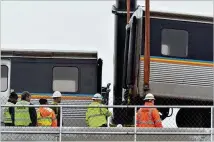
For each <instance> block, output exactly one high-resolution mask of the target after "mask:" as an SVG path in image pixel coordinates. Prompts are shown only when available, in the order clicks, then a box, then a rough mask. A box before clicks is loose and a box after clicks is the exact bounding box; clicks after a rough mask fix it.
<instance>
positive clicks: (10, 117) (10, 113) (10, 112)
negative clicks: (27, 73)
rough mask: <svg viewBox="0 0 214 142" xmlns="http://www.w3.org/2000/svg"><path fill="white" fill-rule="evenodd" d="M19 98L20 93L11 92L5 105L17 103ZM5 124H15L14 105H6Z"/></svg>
mask: <svg viewBox="0 0 214 142" xmlns="http://www.w3.org/2000/svg"><path fill="white" fill-rule="evenodd" d="M17 100H18V95H17V94H16V93H15V92H11V93H10V96H9V99H8V102H7V103H6V104H5V105H11V106H13V105H15V104H16V102H17ZM4 125H5V126H14V107H5V109H4Z"/></svg>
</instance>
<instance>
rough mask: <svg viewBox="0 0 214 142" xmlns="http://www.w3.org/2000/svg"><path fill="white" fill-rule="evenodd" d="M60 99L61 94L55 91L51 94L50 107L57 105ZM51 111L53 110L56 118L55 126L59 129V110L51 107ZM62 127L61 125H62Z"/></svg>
mask: <svg viewBox="0 0 214 142" xmlns="http://www.w3.org/2000/svg"><path fill="white" fill-rule="evenodd" d="M61 97H62V94H61V93H60V92H59V91H55V92H54V93H53V96H52V98H53V102H52V103H51V104H52V105H58V104H60V103H61ZM51 109H53V110H54V112H55V114H56V118H57V126H58V127H59V126H60V119H61V118H60V113H61V112H60V108H59V107H52V108H51ZM62 125H63V123H62Z"/></svg>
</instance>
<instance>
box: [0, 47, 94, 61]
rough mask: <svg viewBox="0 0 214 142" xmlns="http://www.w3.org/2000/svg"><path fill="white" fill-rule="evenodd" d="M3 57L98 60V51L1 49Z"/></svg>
mask: <svg viewBox="0 0 214 142" xmlns="http://www.w3.org/2000/svg"><path fill="white" fill-rule="evenodd" d="M1 57H35V58H36V57H39V58H86V59H89V58H90V59H91V58H97V51H88V50H62V49H11V48H10V49H7V48H1Z"/></svg>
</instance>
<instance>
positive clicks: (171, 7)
mask: <svg viewBox="0 0 214 142" xmlns="http://www.w3.org/2000/svg"><path fill="white" fill-rule="evenodd" d="M113 4H115V1H79V2H78V1H61V2H60V1H43V2H41V1H2V2H1V47H2V48H16V49H18V48H58V49H63V48H64V49H78V50H83V49H84V50H97V51H98V53H99V57H101V58H103V60H104V67H103V83H107V82H113V49H114V15H113V14H112V13H111V10H112V5H113ZM138 4H139V5H144V1H138ZM151 9H152V10H161V11H170V12H178V13H179V12H181V13H189V14H199V15H208V16H213V2H212V1H184V0H183V1H182V0H180V1H151Z"/></svg>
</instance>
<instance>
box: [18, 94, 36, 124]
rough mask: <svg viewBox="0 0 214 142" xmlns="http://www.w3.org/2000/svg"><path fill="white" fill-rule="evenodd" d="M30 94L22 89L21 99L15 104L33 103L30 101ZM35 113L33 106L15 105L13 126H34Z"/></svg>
mask: <svg viewBox="0 0 214 142" xmlns="http://www.w3.org/2000/svg"><path fill="white" fill-rule="evenodd" d="M30 100H31V94H30V93H29V92H27V91H24V92H23V93H22V95H21V101H18V102H17V103H16V105H33V104H31V103H30ZM36 125H37V114H36V109H35V108H34V107H25V106H18V107H15V126H36Z"/></svg>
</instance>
